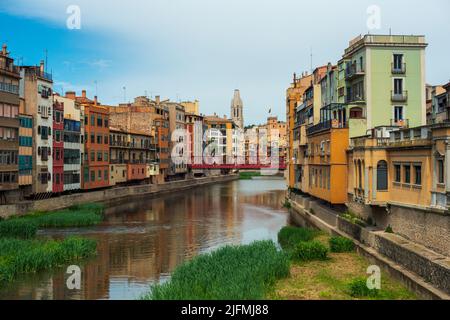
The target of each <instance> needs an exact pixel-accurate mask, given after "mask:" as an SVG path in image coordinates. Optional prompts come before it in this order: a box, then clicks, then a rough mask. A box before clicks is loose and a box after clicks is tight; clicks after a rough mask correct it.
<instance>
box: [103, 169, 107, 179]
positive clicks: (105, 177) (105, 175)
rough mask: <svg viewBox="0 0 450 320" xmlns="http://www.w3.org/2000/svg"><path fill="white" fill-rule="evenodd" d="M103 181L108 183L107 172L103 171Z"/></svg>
mask: <svg viewBox="0 0 450 320" xmlns="http://www.w3.org/2000/svg"><path fill="white" fill-rule="evenodd" d="M103 180H105V181H108V170H105V172H103Z"/></svg>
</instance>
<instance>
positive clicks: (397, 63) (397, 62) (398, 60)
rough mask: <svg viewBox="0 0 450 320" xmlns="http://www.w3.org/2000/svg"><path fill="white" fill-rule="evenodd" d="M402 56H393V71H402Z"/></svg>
mask: <svg viewBox="0 0 450 320" xmlns="http://www.w3.org/2000/svg"><path fill="white" fill-rule="evenodd" d="M402 65H403V54H394V70H396V71H398V70H402V69H403V66H402Z"/></svg>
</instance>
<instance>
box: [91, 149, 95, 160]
mask: <svg viewBox="0 0 450 320" xmlns="http://www.w3.org/2000/svg"><path fill="white" fill-rule="evenodd" d="M91 161H95V151H91Z"/></svg>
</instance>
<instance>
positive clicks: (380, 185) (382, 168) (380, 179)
mask: <svg viewBox="0 0 450 320" xmlns="http://www.w3.org/2000/svg"><path fill="white" fill-rule="evenodd" d="M387 181H388V171H387V162H386V161H384V160H381V161H379V162H378V165H377V190H379V191H383V190H387V189H388V182H387Z"/></svg>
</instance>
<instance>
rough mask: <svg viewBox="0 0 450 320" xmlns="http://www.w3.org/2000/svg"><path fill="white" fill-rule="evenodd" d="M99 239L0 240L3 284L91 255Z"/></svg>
mask: <svg viewBox="0 0 450 320" xmlns="http://www.w3.org/2000/svg"><path fill="white" fill-rule="evenodd" d="M96 246H97V244H96V242H95V241H94V240H89V239H81V238H67V239H65V240H62V241H56V240H23V239H12V238H7V239H5V238H3V239H0V283H1V282H3V281H12V280H14V279H15V278H16V277H17V276H18V275H20V274H24V273H34V272H38V271H41V270H45V269H50V268H54V267H59V266H62V265H64V264H67V263H74V262H76V261H79V260H82V259H85V258H88V257H91V256H93V255H95V253H96Z"/></svg>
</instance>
